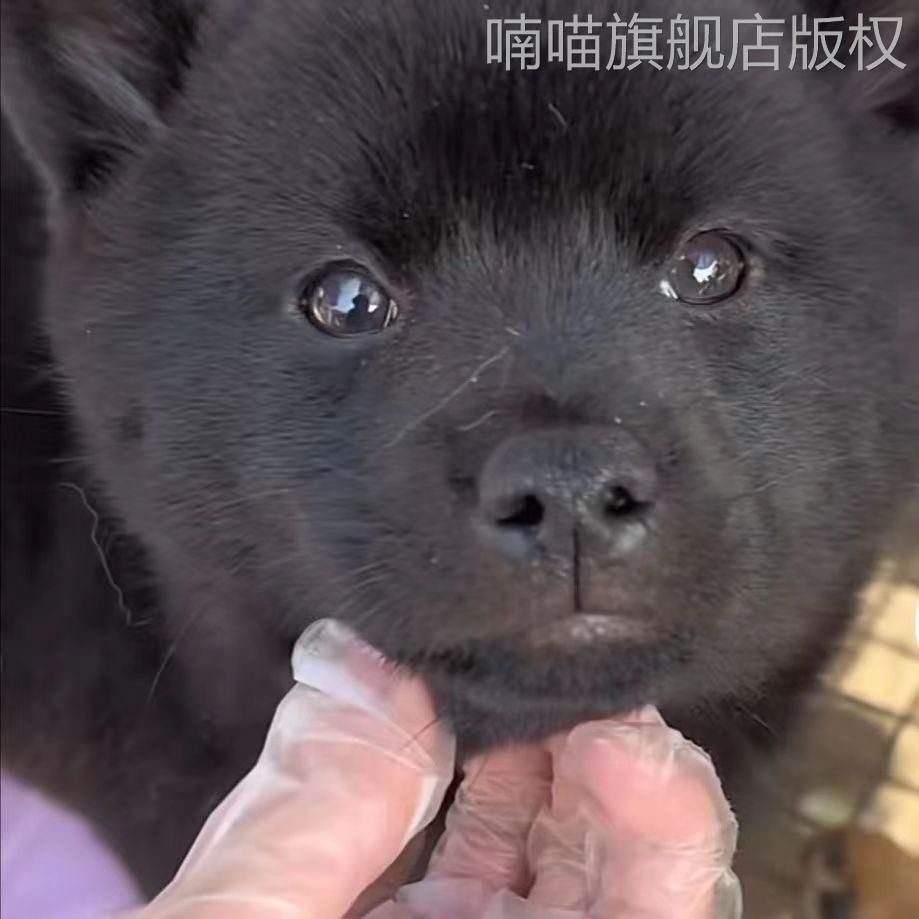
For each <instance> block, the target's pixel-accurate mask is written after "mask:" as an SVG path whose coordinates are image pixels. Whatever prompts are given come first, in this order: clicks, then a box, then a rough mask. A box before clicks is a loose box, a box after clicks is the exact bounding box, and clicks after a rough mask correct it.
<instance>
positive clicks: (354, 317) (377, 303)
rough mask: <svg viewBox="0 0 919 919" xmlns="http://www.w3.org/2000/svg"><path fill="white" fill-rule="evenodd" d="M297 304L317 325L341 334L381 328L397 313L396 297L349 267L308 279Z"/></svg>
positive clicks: (361, 332) (325, 330)
mask: <svg viewBox="0 0 919 919" xmlns="http://www.w3.org/2000/svg"><path fill="white" fill-rule="evenodd" d="M298 306H299V308H300V310H301V312H302V313H303V314H304V315H305V316H306V318H307V319H309V321H310V322H311V323H312V324H313V325H314V326H316V328H317V329H319V330H320V331H322V332H325V333H327V334H328V335H336V336H338V337H342V338H344V337H351V336H354V335H367V334H369V333H372V332H380V331H382V330H383V329H385V328H386V327H387V326H390V325H392V323H393V322H394V321H395V318H396V315H397V314H398V308H397V307H396V303H395V301H394V300H393V299H392V298H391V297H390V296H389V294H388V293H386V291H385V290H384V289H383V288H382V287H381V286H380V285H379V284H377V283H376V282H375V281H373V280H372V279H371V278H369V277H367V276H366V275H365V274H363V273H361V272H360V271H357V270H356V269H351V268H340V269H336V270H333V271H329V272H328V273H327V274H324V275H322V276H321V277H319V278H316V279H315V280H313V281H310V282H309V283H307V285H306V286H305V287H304V289H303V291H302V292H301V294H300V297H299V301H298Z"/></svg>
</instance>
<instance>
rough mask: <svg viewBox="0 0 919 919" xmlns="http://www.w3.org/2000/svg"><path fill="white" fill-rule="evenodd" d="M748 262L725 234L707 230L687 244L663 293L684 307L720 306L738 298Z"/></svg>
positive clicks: (673, 262)
mask: <svg viewBox="0 0 919 919" xmlns="http://www.w3.org/2000/svg"><path fill="white" fill-rule="evenodd" d="M746 267H747V262H746V259H745V258H744V254H743V252H742V251H741V249H740V246H739V245H738V244H737V242H736V241H735V239H734V238H733V237H732V236H731V235H730V234H728V233H727V232H725V231H724V230H706V231H705V232H704V233H697V234H696V235H695V236H693V237H692V238H691V239H689V240H687V241H686V242H685V243H684V244H683V245H682V246H681V247H680V249H679V251H678V252H677V253H676V255H675V256H674V257H673V259H672V260H671V262H670V266H669V268H668V270H667V275H666V277H665V279H664V280H663V281H661V290H662V291H663V292H664V293H665V294H667V296H670V297H674V298H676V299H677V300H682V301H683V302H684V303H691V304H699V305H705V304H710V303H718V302H719V301H720V300H726V299H727V298H728V297H730V296H731V295H732V294H735V293H736V292H737V291H738V290H739V289H740V285H741V283H742V282H743V276H744V271H745V270H746Z"/></svg>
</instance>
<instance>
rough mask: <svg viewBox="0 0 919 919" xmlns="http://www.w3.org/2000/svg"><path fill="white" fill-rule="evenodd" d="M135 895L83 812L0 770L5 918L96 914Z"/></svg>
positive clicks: (86, 918)
mask: <svg viewBox="0 0 919 919" xmlns="http://www.w3.org/2000/svg"><path fill="white" fill-rule="evenodd" d="M140 902H141V901H140V899H139V897H138V894H137V890H136V888H135V887H134V884H133V883H132V882H131V879H130V877H129V876H128V874H127V872H126V871H125V870H124V868H123V867H122V865H121V864H120V863H119V862H118V860H117V859H116V858H115V857H114V856H113V855H112V853H111V852H109V850H108V849H107V848H106V847H105V846H104V845H103V844H102V843H101V842H100V841H99V839H97V838H96V836H95V834H94V833H93V831H92V828H91V827H90V826H89V824H88V823H87V822H86V821H85V820H83V819H82V818H80V817H77V816H76V815H74V814H72V813H70V812H69V811H67V810H65V809H64V808H62V807H61V806H60V805H58V804H55V803H53V802H52V801H49V800H48V799H47V798H45V797H43V796H42V795H41V794H39V793H38V792H36V791H33V790H32V789H31V788H29V787H27V786H26V785H24V784H23V783H22V782H20V781H19V780H18V779H15V778H13V776H11V775H10V774H9V773H8V772H0V915H2V916H3V919H101V917H105V916H111V915H113V914H117V913H119V912H121V911H123V910H126V909H130V908H131V907H136V906H138V905H140Z"/></svg>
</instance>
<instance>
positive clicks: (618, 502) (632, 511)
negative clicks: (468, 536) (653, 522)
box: [478, 426, 657, 559]
mask: <svg viewBox="0 0 919 919" xmlns="http://www.w3.org/2000/svg"><path fill="white" fill-rule="evenodd" d="M478 485H479V514H480V520H479V523H480V531H481V533H482V536H483V538H484V539H485V540H486V542H487V543H488V544H489V545H490V546H492V547H493V548H495V549H497V550H498V551H501V552H503V553H504V554H506V555H509V556H511V557H513V558H520V559H525V558H529V557H532V556H533V555H534V554H536V553H538V552H539V551H540V550H543V551H550V552H551V551H556V550H557V551H559V552H563V553H565V554H570V552H571V547H572V542H573V539H574V534H575V533H576V532H577V533H578V534H580V535H582V536H583V537H585V538H587V539H589V540H591V541H592V542H593V543H594V544H596V542H597V541H599V542H600V544H601V545H602V546H604V547H605V548H607V549H609V550H611V551H621V552H624V551H629V550H631V549H634V548H636V547H637V545H638V544H639V543H640V542H641V541H642V540H643V539H644V537H645V535H646V534H647V531H648V527H647V525H646V524H647V520H648V517H649V515H650V514H651V513H652V511H653V508H654V498H655V493H656V490H657V477H656V474H655V471H654V464H653V462H652V460H651V458H650V456H649V455H648V453H647V452H646V451H645V449H644V448H643V447H642V446H641V445H640V444H639V443H638V441H636V440H635V438H633V437H632V436H631V435H630V434H629V433H628V432H627V431H625V430H623V429H622V428H621V427H616V428H613V429H610V428H603V427H587V426H582V427H576V428H567V429H558V430H555V429H553V430H545V431H533V432H530V433H527V434H522V435H518V436H515V437H511V438H509V439H508V440H505V441H504V442H503V443H501V444H500V445H499V446H498V448H497V449H496V450H495V452H494V453H493V454H492V455H491V456H490V457H489V459H488V461H487V462H486V463H485V466H484V467H483V469H482V472H481V474H480V476H479V483H478Z"/></svg>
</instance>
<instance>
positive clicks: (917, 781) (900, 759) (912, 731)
mask: <svg viewBox="0 0 919 919" xmlns="http://www.w3.org/2000/svg"><path fill="white" fill-rule="evenodd" d="M888 775H889V776H890V778H891V779H893V780H894V781H896V782H901V783H902V784H904V785H909V786H911V787H913V788H915V789H917V790H919V725H916V724H907V725H905V726H904V727H902V728H901V729H900V732H899V734H898V735H897V740H896V743H895V744H894V748H893V753H892V754H891V757H890V768H889V770H888Z"/></svg>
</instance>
